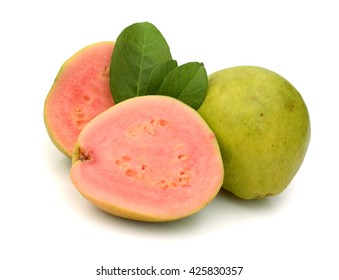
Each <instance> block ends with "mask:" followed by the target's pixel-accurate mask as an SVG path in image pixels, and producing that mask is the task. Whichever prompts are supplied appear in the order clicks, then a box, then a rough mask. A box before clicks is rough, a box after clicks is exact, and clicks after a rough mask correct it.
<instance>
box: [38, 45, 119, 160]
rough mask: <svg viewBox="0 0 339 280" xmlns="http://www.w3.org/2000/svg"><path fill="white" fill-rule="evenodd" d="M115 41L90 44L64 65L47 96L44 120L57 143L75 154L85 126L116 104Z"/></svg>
mask: <svg viewBox="0 0 339 280" xmlns="http://www.w3.org/2000/svg"><path fill="white" fill-rule="evenodd" d="M113 49H114V42H99V43H95V44H92V45H89V46H87V47H85V48H83V49H81V50H80V51H79V52H77V53H76V54H74V55H73V56H72V57H71V58H70V59H68V60H67V61H66V62H65V63H64V64H63V66H62V67H61V69H60V71H59V73H58V75H57V77H56V79H55V81H54V83H53V86H52V88H51V90H50V92H49V94H48V96H47V98H46V100H45V106H44V120H45V124H46V128H47V131H48V134H49V136H50V138H51V139H52V141H53V143H54V144H55V145H56V147H57V148H59V150H60V151H62V152H63V153H64V154H65V155H67V156H68V157H71V154H72V150H73V146H74V143H75V142H76V139H77V137H78V135H79V133H80V131H81V130H82V128H83V127H84V126H85V125H86V124H87V123H88V122H89V121H90V120H91V119H92V118H94V117H95V116H97V115H98V114H99V113H101V112H103V111H104V110H106V109H108V108H109V107H111V106H113V105H114V101H113V97H112V95H111V91H110V88H109V66H110V62H111V57H112V52H113Z"/></svg>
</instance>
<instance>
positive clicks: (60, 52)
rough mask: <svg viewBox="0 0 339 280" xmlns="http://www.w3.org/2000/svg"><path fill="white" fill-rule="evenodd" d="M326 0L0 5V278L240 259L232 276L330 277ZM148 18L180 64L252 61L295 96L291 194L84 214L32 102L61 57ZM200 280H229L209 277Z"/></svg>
mask: <svg viewBox="0 0 339 280" xmlns="http://www.w3.org/2000/svg"><path fill="white" fill-rule="evenodd" d="M336 2H337V1H329V0H321V1H312V0H310V1H296V0H294V1H288V0H284V1H244V0H243V1H241V0H238V1H213V0H208V1H198V0H195V1H184V0H181V1H174V0H173V1H147V0H144V1H130V0H123V1H100V0H98V1H86V0H82V1H71V0H69V1H34V0H31V1H15V0H13V1H2V2H1V4H0V28H1V33H0V36H1V44H0V48H1V51H0V71H1V82H0V94H1V99H0V114H1V115H0V117H1V118H0V122H1V126H0V129H1V130H0V131H1V137H0V141H1V142H0V143H1V146H0V147H1V152H0V156H1V182H0V184H1V192H0V195H1V196H0V197H1V202H0V207H1V208H0V215H1V219H0V225H1V230H0V234H1V237H0V256H1V258H0V279H6V280H11V279H50V280H52V279H82V280H86V279H101V278H104V279H140V277H136V276H135V277H127V276H121V277H117V276H116V277H113V276H106V277H103V276H96V275H95V273H96V269H97V268H100V266H105V267H106V268H112V267H117V266H119V267H122V268H135V267H137V266H139V267H141V268H148V267H150V266H151V265H154V266H155V267H156V268H159V269H160V268H180V269H182V270H184V269H185V270H186V273H185V274H184V273H182V275H181V276H177V277H164V276H163V277H160V276H159V277H155V276H154V277H151V278H150V277H141V278H143V279H194V278H195V277H196V278H199V279H200V278H203V277H202V276H200V277H198V276H195V277H193V276H190V275H189V274H188V273H187V271H188V270H189V269H190V268H191V267H192V266H243V267H244V269H243V272H242V274H241V276H233V277H229V278H230V279H275V280H278V279H339V271H338V251H339V242H338V236H339V230H338V213H339V202H338V199H339V183H338V173H339V164H338V157H339V152H338V143H339V137H338V120H339V113H338V111H339V109H338V108H339V106H338V94H339V91H338V90H339V86H338V85H339V83H338V81H339V70H338V65H339V55H338V53H339V43H338V42H339V41H338V34H339V32H338V31H339V30H338V27H339V16H338V15H339V10H338V5H337V3H336ZM140 21H149V22H152V23H153V24H155V25H156V26H157V27H158V29H159V30H160V31H161V32H162V34H163V35H164V36H165V38H166V39H167V41H168V43H169V45H170V47H171V51H172V55H173V57H174V58H175V59H177V60H178V62H179V63H180V64H182V63H185V62H189V61H201V62H204V64H205V67H206V69H207V71H208V74H211V73H212V72H214V71H216V70H219V69H223V68H227V67H231V66H236V65H258V66H263V67H266V68H269V69H271V70H273V71H275V72H277V73H279V74H281V75H282V76H284V77H285V78H287V79H288V80H289V81H290V82H291V83H292V84H294V86H295V87H296V88H297V89H298V90H299V91H300V93H301V94H302V96H303V98H304V100H305V102H306V104H307V106H308V109H309V112H310V116H311V122H312V139H311V143H310V146H309V150H308V153H307V156H306V158H305V161H304V163H303V165H302V167H301V169H300V171H299V172H298V174H297V176H296V177H295V179H294V180H293V182H292V183H291V185H290V186H289V188H288V189H287V190H286V191H285V192H284V193H282V194H281V195H279V196H277V197H272V198H268V199H264V200H259V201H242V200H239V199H236V198H234V197H233V196H231V195H229V194H227V193H226V192H221V193H220V194H219V195H218V196H217V198H216V199H215V200H214V201H213V202H212V203H211V204H209V205H208V206H207V207H206V208H204V209H203V210H202V211H201V212H199V213H198V214H196V215H194V216H192V217H190V218H187V219H184V220H180V221H177V222H172V223H160V224H149V223H142V222H135V221H129V220H124V219H120V218H116V217H114V216H111V215H109V214H105V213H103V212H102V211H100V210H98V209H96V208H95V207H94V206H92V205H91V204H90V203H89V202H87V201H86V200H85V199H84V198H83V197H82V196H81V195H80V194H79V193H78V192H77V191H76V189H75V188H74V187H73V185H72V183H71V181H70V178H69V169H70V162H69V160H68V159H67V158H65V157H64V156H63V155H62V154H61V153H60V152H59V151H58V150H57V149H56V148H55V147H54V146H53V144H52V143H51V141H50V139H49V138H48V135H47V133H46V130H45V127H44V123H43V104H44V99H45V97H46V95H47V93H48V91H49V89H50V87H51V85H52V83H53V80H54V78H55V76H56V74H57V72H58V70H59V68H60V66H61V65H62V63H63V62H64V61H65V60H66V59H67V58H69V57H70V56H71V55H73V54H74V53H75V52H76V51H78V50H79V49H81V48H82V47H84V46H86V45H88V44H91V43H94V42H98V41H105V40H115V39H116V37H117V36H118V35H119V33H120V32H121V31H122V29H123V28H125V27H127V26H128V25H130V24H132V23H135V22H140ZM205 278H207V279H229V278H227V277H225V276H210V277H205Z"/></svg>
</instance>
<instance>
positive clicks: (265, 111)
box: [198, 66, 311, 199]
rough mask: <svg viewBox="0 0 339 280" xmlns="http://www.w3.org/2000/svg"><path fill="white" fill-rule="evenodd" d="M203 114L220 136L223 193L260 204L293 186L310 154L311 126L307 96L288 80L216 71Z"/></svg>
mask: <svg viewBox="0 0 339 280" xmlns="http://www.w3.org/2000/svg"><path fill="white" fill-rule="evenodd" d="M198 112H199V113H200V115H201V116H202V117H203V118H204V119H205V121H206V122H207V123H208V125H209V126H210V127H211V129H212V130H213V131H214V133H215V134H216V137H217V140H218V143H219V146H220V150H221V154H222V159H223V163H224V171H225V173H224V182H223V188H224V189H226V190H228V191H230V192H232V193H233V194H235V195H236V196H238V197H240V198H243V199H258V198H263V197H266V196H271V195H277V194H279V193H281V192H282V191H283V190H284V189H285V188H286V187H287V186H288V185H289V184H290V182H291V181H292V179H293V178H294V176H295V174H296V173H297V171H298V170H299V168H300V166H301V164H302V162H303V160H304V157H305V155H306V151H307V148H308V145H309V141H310V135H311V125H310V117H309V113H308V110H307V107H306V104H305V102H304V100H303V98H302V96H301V95H300V93H299V92H298V91H297V90H296V88H295V87H294V86H293V85H292V84H291V83H289V82H288V81H287V80H286V79H285V78H283V77H281V76H280V75H278V74H276V73H274V72H272V71H270V70H268V69H265V68H261V67H256V66H237V67H232V68H228V69H223V70H220V71H217V72H215V73H213V74H212V75H210V76H209V86H208V90H207V95H206V98H205V100H204V102H203V104H202V105H201V107H200V108H199V109H198Z"/></svg>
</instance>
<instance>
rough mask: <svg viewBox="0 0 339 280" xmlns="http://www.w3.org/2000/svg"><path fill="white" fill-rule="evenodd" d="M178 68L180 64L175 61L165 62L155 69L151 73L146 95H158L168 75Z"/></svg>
mask: <svg viewBox="0 0 339 280" xmlns="http://www.w3.org/2000/svg"><path fill="white" fill-rule="evenodd" d="M176 67H178V63H177V62H176V61H175V60H169V61H166V62H163V63H161V64H159V65H158V66H157V67H155V68H154V69H153V71H152V73H151V76H150V79H149V82H148V85H147V88H146V91H145V95H149V94H156V93H157V92H158V89H159V88H160V86H161V84H162V83H163V81H164V79H165V78H166V76H167V75H168V73H169V72H171V71H172V70H173V69H175V68H176Z"/></svg>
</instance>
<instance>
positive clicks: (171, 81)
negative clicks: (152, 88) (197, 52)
mask: <svg viewBox="0 0 339 280" xmlns="http://www.w3.org/2000/svg"><path fill="white" fill-rule="evenodd" d="M207 85H208V78H207V73H206V69H205V67H204V65H203V64H202V63H199V62H189V63H186V64H183V65H181V66H179V67H177V68H175V69H174V70H172V71H171V72H170V73H169V74H168V75H167V76H166V78H165V80H164V81H163V83H162V85H161V86H160V88H159V90H158V92H157V94H160V95H168V96H172V97H174V98H176V99H179V100H181V101H182V102H184V103H186V104H187V105H189V106H191V107H192V108H194V109H198V108H199V107H200V105H201V103H202V102H203V101H204V99H205V96H206V92H207Z"/></svg>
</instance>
